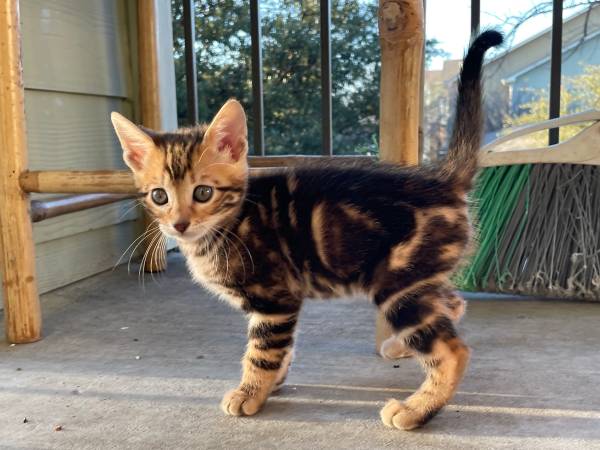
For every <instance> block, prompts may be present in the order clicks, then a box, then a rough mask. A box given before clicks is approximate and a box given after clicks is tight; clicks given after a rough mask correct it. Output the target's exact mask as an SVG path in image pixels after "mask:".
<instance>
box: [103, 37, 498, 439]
mask: <svg viewBox="0 0 600 450" xmlns="http://www.w3.org/2000/svg"><path fill="white" fill-rule="evenodd" d="M500 41H501V36H500V35H498V34H497V33H495V32H487V33H484V34H483V35H481V36H480V37H479V38H478V39H477V40H476V41H475V42H474V44H473V46H472V47H471V50H470V51H469V53H468V55H467V57H466V59H465V65H464V68H463V71H462V74H461V80H460V88H459V99H458V113H457V118H458V119H457V124H456V132H455V134H454V138H453V141H452V145H453V146H454V147H453V148H452V149H451V150H450V159H449V160H448V161H447V162H445V163H444V164H443V165H442V166H441V167H420V168H401V167H395V166H392V165H384V164H375V163H360V164H359V163H356V164H351V165H347V164H346V165H339V164H336V163H334V162H332V163H328V164H323V163H319V164H317V165H315V166H310V165H307V166H300V167H295V168H288V169H284V170H276V171H272V172H270V173H268V174H264V175H262V176H255V177H248V166H247V162H246V152H247V134H246V133H247V131H246V126H245V116H244V113H243V110H242V108H241V106H240V105H239V103H237V102H235V101H229V102H228V103H227V104H226V105H225V106H224V107H223V108H222V110H221V111H220V112H219V113H218V114H217V116H216V117H215V119H214V120H213V122H212V123H211V124H210V125H209V126H208V127H195V128H191V129H183V130H178V131H176V132H173V133H157V132H153V131H149V130H143V129H139V128H137V127H135V125H133V124H131V123H129V122H128V121H126V119H124V118H122V117H120V116H114V117H113V121H114V123H115V128H116V130H117V133H118V135H119V138H120V139H121V143H122V145H123V148H124V156H125V161H126V162H127V163H128V165H129V166H130V167H131V168H132V170H133V172H134V176H135V179H136V183H137V185H138V187H139V188H140V191H141V192H145V193H146V196H145V201H146V204H147V207H148V209H149V210H150V211H151V213H152V214H154V215H155V216H156V218H157V220H158V221H159V223H160V227H161V230H162V232H163V233H164V234H166V235H168V236H171V237H175V238H176V239H178V242H179V246H180V248H181V250H182V252H183V253H184V255H185V257H186V259H187V263H188V266H189V269H190V272H191V273H192V275H193V277H194V278H195V279H196V280H197V281H198V282H200V283H202V284H204V285H205V286H206V287H208V288H209V289H211V290H212V291H213V292H215V293H216V294H218V295H219V296H220V297H222V298H224V299H225V300H227V301H229V302H230V303H231V304H232V305H234V306H235V307H236V308H239V309H241V310H242V311H244V312H245V313H246V314H247V316H248V346H247V350H246V354H245V356H244V359H243V362H242V365H243V375H242V380H241V382H240V385H239V386H238V387H237V388H236V389H234V390H233V391H231V392H229V393H228V394H226V395H225V397H224V399H223V402H222V408H223V410H224V411H225V412H226V413H228V414H231V415H252V414H254V413H256V412H257V411H258V410H259V409H260V408H261V406H262V405H263V404H264V402H265V401H266V399H267V397H268V395H269V394H270V393H271V392H272V391H273V390H275V389H277V387H278V386H279V385H281V383H283V380H284V379H285V376H286V375H287V372H288V368H289V364H290V361H291V358H292V348H293V344H294V332H295V330H296V325H297V321H298V316H299V312H300V308H301V306H302V303H303V301H304V300H305V299H306V298H310V297H324V298H330V297H339V296H343V295H348V294H355V293H363V294H366V295H367V296H368V297H369V298H370V299H371V300H372V301H373V303H374V304H375V306H376V307H377V308H379V309H380V310H381V311H382V312H383V314H384V316H385V318H386V319H387V321H388V322H389V324H390V325H391V327H392V328H393V330H394V336H392V338H390V339H389V340H388V341H386V343H385V344H384V347H383V348H382V353H383V354H384V355H385V356H388V357H399V356H402V355H404V354H406V353H407V352H408V353H410V354H414V355H416V356H417V358H418V359H419V361H420V362H421V363H422V365H423V367H424V369H425V371H426V380H425V382H424V383H423V385H422V386H421V387H420V388H419V389H418V390H417V392H415V393H414V394H413V395H411V396H410V397H409V398H408V399H406V400H405V401H403V402H400V401H397V400H391V401H390V402H389V403H388V404H387V405H386V406H385V407H384V408H383V410H382V411H381V417H382V420H383V422H384V423H385V424H386V425H389V426H393V427H396V428H402V429H412V428H415V427H418V426H421V425H423V424H424V423H426V422H427V421H428V420H429V419H431V418H432V417H433V416H434V415H435V414H436V413H437V412H438V411H439V410H440V409H441V408H442V407H443V406H444V405H445V404H446V403H447V402H448V401H449V399H450V398H451V397H452V395H453V394H454V392H455V391H456V388H457V386H458V383H459V382H460V380H461V378H462V375H463V372H464V370H465V368H466V365H467V361H468V358H469V350H468V348H467V347H466V345H465V344H464V343H463V342H462V340H461V339H460V338H459V337H458V334H457V331H456V328H455V324H456V322H457V321H458V320H459V319H460V317H461V316H462V315H463V313H464V308H465V307H464V301H463V299H462V298H461V297H460V296H459V295H458V294H457V293H456V292H455V291H454V289H453V288H452V284H451V282H450V276H451V274H452V272H453V270H454V269H455V268H456V267H457V264H458V263H459V261H460V260H461V258H462V257H463V255H464V253H465V251H466V249H467V247H468V244H469V240H470V234H471V227H470V225H469V220H468V211H467V203H466V193H467V190H468V189H469V187H470V184H471V179H472V177H473V175H474V167H475V164H476V158H477V156H476V155H477V150H478V144H479V135H480V133H481V120H480V119H481V118H480V107H479V106H478V105H479V103H480V102H481V94H480V87H479V83H480V73H481V64H482V58H483V54H484V52H485V50H486V49H487V48H489V47H490V46H492V45H495V44H497V43H499V42H500ZM474 103H476V105H475V104H474ZM469 114H471V115H469ZM469 121H471V122H470V123H469ZM197 186H210V187H211V188H212V189H213V194H212V197H211V198H210V200H209V201H206V202H198V201H195V200H194V198H193V192H194V189H195V187H197ZM155 189H163V190H164V191H165V193H166V194H167V195H168V198H169V201H168V202H167V203H166V204H164V205H157V204H155V203H153V201H152V196H151V193H152V192H153V190H155ZM182 221H184V222H185V224H186V225H187V226H186V227H185V229H184V231H181V229H182V228H183V227H181V226H180V227H179V228H175V227H174V225H175V224H179V225H181V223H182Z"/></svg>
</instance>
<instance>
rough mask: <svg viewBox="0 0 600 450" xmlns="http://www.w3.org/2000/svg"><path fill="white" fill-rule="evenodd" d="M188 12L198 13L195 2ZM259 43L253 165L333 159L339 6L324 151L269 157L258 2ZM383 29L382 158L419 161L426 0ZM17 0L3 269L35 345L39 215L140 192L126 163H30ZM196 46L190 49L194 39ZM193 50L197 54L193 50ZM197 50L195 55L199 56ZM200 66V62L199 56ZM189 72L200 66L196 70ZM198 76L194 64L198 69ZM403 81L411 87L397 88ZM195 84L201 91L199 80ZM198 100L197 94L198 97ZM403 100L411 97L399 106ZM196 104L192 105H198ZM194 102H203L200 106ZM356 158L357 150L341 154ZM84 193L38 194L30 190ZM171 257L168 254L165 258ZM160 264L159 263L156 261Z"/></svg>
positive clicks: (149, 70) (1, 64)
mask: <svg viewBox="0 0 600 450" xmlns="http://www.w3.org/2000/svg"><path fill="white" fill-rule="evenodd" d="M158 1H159V0H146V1H140V2H138V32H139V39H138V43H139V48H138V56H139V65H140V70H139V72H140V80H139V81H140V83H139V85H140V110H141V119H142V123H143V124H144V125H145V126H148V127H151V128H155V129H160V123H161V120H160V110H161V108H160V104H159V99H158V96H157V92H158V86H157V83H158V80H157V47H158V44H157V42H156V22H155V16H154V12H155V10H156V4H157V3H156V2H158ZM186 2H187V3H186V5H187V6H186V11H187V14H188V15H189V14H190V11H193V3H192V0H186ZM250 4H251V14H252V23H253V25H252V28H253V31H252V40H253V44H252V48H253V56H254V58H253V64H252V67H253V94H254V101H253V116H254V121H255V123H256V124H260V126H257V127H255V130H254V131H255V135H254V142H255V148H256V155H255V156H252V157H250V165H251V167H252V169H251V171H258V170H266V169H268V168H271V167H281V166H289V165H293V164H297V163H299V162H302V161H306V160H314V159H315V158H332V157H333V156H332V152H333V150H332V146H331V136H332V129H331V116H332V111H331V42H330V27H331V25H330V22H331V4H330V1H329V0H323V2H322V3H321V53H322V65H321V69H322V73H323V77H322V92H323V97H322V98H323V101H322V108H323V113H324V118H325V119H324V120H323V141H322V154H323V156H322V157H309V156H283V157H272V156H264V153H265V152H264V137H263V134H262V133H263V125H262V124H263V122H264V121H263V119H262V115H263V113H262V64H261V58H260V40H261V33H260V26H259V24H260V10H259V3H258V0H252V1H251V3H250ZM379 5H380V13H379V29H380V34H381V45H382V48H383V49H384V51H382V68H381V70H382V85H381V101H380V108H381V109H380V120H381V123H380V133H379V134H380V158H381V159H383V160H387V161H390V162H395V163H399V164H416V163H417V162H418V155H419V145H418V135H419V115H420V114H419V112H420V103H421V93H422V86H421V70H422V62H423V42H424V24H423V2H422V0H402V1H400V0H380V1H379ZM191 19H193V18H190V17H188V20H190V21H189V22H188V24H187V30H186V33H185V34H186V40H188V44H189V43H190V42H193V26H192V25H193V21H192V20H191ZM20 40H21V34H20V22H19V17H18V0H2V1H0V51H1V52H2V54H0V91H1V92H3V95H2V96H0V123H1V130H0V159H1V160H2V164H0V238H1V242H0V251H1V253H0V257H1V261H0V267H2V275H3V289H4V291H3V293H4V296H3V299H4V316H5V322H6V328H5V329H6V336H7V339H8V341H9V342H13V343H27V342H33V341H36V340H38V339H40V337H41V325H42V318H41V312H40V305H39V298H38V291H37V284H36V273H35V253H34V251H35V249H34V243H33V236H32V222H34V221H40V220H44V219H46V218H49V217H56V216H57V215H61V214H67V213H70V212H75V211H81V210H83V209H86V208H91V207H95V206H98V205H100V204H106V203H108V202H112V201H117V200H121V199H123V196H124V195H125V196H134V195H135V192H136V191H135V187H134V184H133V179H132V177H131V175H130V173H128V172H123V171H28V167H27V141H26V133H25V111H24V91H23V79H22V72H21V54H20V47H21V46H20ZM190 48H191V47H190ZM192 56H193V55H192ZM193 59H194V58H193V57H192V58H190V57H189V55H188V60H189V61H191V62H192V61H193ZM190 67H192V68H193V64H190ZM188 70H193V69H189V68H188ZM193 78H194V79H195V72H194V77H193ZM398 86H402V89H398ZM188 89H189V90H191V91H193V92H196V89H195V87H194V83H193V82H192V83H188ZM189 101H190V102H193V103H194V104H195V102H197V99H196V100H194V96H192V97H191V98H190V99H189ZM399 105H402V107H401V108H400V107H399ZM189 109H191V108H189ZM194 109H195V108H194ZM335 158H336V159H338V160H339V159H350V160H354V159H356V158H357V157H337V156H336V157H335ZM32 192H41V193H62V194H78V195H76V196H68V197H61V198H59V199H53V200H41V201H35V202H31V201H30V198H29V194H30V193H32ZM157 260H159V261H162V260H163V258H157ZM148 269H149V270H158V269H160V267H150V268H148Z"/></svg>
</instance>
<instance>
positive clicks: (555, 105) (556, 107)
mask: <svg viewBox="0 0 600 450" xmlns="http://www.w3.org/2000/svg"><path fill="white" fill-rule="evenodd" d="M562 16H563V0H553V2H552V51H551V58H550V100H549V101H550V108H549V109H550V111H549V112H550V114H549V116H550V119H555V118H556V117H559V116H560V84H561V82H560V77H561V73H562ZM559 138H560V135H559V129H558V128H552V129H550V130H549V132H548V142H549V144H550V145H554V144H558V141H559Z"/></svg>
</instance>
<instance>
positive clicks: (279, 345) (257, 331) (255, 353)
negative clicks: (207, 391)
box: [221, 314, 297, 416]
mask: <svg viewBox="0 0 600 450" xmlns="http://www.w3.org/2000/svg"><path fill="white" fill-rule="evenodd" d="M296 320H297V315H296V314H284V315H264V314H252V315H251V316H250V322H249V328H248V347H247V349H246V354H245V355H244V359H243V361H242V366H243V374H242V380H241V382H240V385H239V386H238V387H237V389H234V390H232V391H230V392H228V393H227V394H225V396H224V397H223V401H222V402H221V408H222V409H223V411H224V412H225V413H226V414H230V415H232V416H243V415H245V416H251V415H253V414H256V413H257V412H258V411H259V410H260V408H261V407H262V405H263V404H264V403H265V401H266V400H267V397H268V396H269V394H270V393H271V392H273V391H274V390H276V389H277V387H278V384H281V383H283V380H284V379H285V376H286V375H287V370H288V366H289V363H290V361H291V353H292V345H293V341H294V338H293V334H294V328H295V326H296Z"/></svg>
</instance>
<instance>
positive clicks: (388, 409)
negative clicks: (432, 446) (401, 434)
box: [379, 399, 434, 431]
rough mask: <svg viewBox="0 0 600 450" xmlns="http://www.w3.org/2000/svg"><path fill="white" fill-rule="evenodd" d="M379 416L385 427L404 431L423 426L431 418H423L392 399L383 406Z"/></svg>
mask: <svg viewBox="0 0 600 450" xmlns="http://www.w3.org/2000/svg"><path fill="white" fill-rule="evenodd" d="M379 415H380V416H381V420H382V421H383V423H384V424H385V425H386V426H388V427H390V428H398V429H399V430H406V431H408V430H414V429H415V428H419V427H421V426H423V425H424V424H425V423H427V422H428V421H429V419H430V418H431V417H424V416H423V415H422V414H420V413H419V412H418V411H414V410H412V409H411V408H409V407H408V406H406V405H405V404H404V403H403V402H400V401H398V400H394V399H392V400H389V401H388V402H387V403H386V404H385V406H384V407H383V408H382V410H381V412H380V413H379ZM433 415H434V414H432V416H433Z"/></svg>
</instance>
